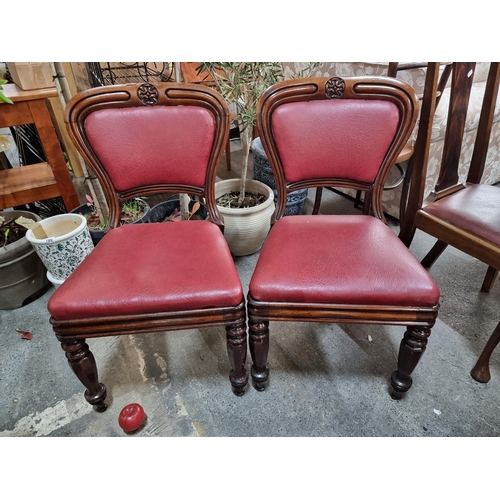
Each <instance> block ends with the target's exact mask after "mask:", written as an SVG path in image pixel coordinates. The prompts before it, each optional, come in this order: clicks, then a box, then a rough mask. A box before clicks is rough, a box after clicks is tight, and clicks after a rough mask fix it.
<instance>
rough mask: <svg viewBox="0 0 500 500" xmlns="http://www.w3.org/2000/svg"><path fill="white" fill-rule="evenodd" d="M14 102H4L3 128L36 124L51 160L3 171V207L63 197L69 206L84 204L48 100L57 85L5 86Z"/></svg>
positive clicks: (0, 182)
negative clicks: (35, 87)
mask: <svg viewBox="0 0 500 500" xmlns="http://www.w3.org/2000/svg"><path fill="white" fill-rule="evenodd" d="M4 94H5V95H6V96H7V97H9V98H10V99H12V101H13V102H14V104H4V103H0V128H3V127H12V126H16V125H24V124H26V123H33V124H34V125H35V127H36V129H37V132H38V135H39V137H40V141H41V143H42V147H43V151H44V153H45V158H46V159H47V162H44V163H37V164H35V165H25V166H21V167H16V168H11V169H7V170H0V209H4V208H9V207H14V206H18V205H24V204H25V203H32V202H34V201H39V200H44V199H47V198H55V197H57V196H61V197H62V199H63V201H64V205H65V206H66V209H67V210H68V212H69V211H71V210H72V209H73V208H76V207H77V206H78V205H80V202H79V199H78V196H77V194H76V191H75V187H74V185H73V181H72V179H71V175H70V173H69V171H68V167H67V166H66V161H65V159H64V155H63V152H62V149H61V145H60V143H59V139H58V137H57V134H56V131H55V129H54V125H53V123H52V120H51V117H50V113H49V110H48V108H47V102H46V99H48V98H50V97H57V90H56V89H55V88H46V89H36V90H26V91H24V90H21V89H20V88H19V87H17V86H16V85H15V84H13V83H11V84H7V85H4Z"/></svg>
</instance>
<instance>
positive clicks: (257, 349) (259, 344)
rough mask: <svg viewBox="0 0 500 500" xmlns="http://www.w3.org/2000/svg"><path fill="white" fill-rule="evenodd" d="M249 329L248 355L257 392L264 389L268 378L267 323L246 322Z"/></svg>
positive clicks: (250, 320)
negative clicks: (250, 357)
mask: <svg viewBox="0 0 500 500" xmlns="http://www.w3.org/2000/svg"><path fill="white" fill-rule="evenodd" d="M248 324H249V329H250V332H249V333H250V355H251V356H252V361H253V365H252V370H251V373H252V380H253V381H254V385H255V388H256V389H257V390H258V391H263V390H264V389H265V385H266V381H267V379H268V377H269V368H268V367H267V356H268V353H269V321H253V320H252V319H251V318H250V319H249V321H248Z"/></svg>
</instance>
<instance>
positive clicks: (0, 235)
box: [0, 216, 27, 248]
mask: <svg viewBox="0 0 500 500" xmlns="http://www.w3.org/2000/svg"><path fill="white" fill-rule="evenodd" d="M26 231H27V229H26V228H25V227H23V226H22V225H20V224H18V223H17V222H16V221H15V220H14V219H10V220H6V219H5V218H4V217H2V216H0V248H2V247H5V246H7V245H9V244H10V243H14V242H15V241H17V240H19V239H21V238H22V237H23V236H24V235H25V234H26Z"/></svg>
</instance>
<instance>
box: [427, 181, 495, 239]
mask: <svg viewBox="0 0 500 500" xmlns="http://www.w3.org/2000/svg"><path fill="white" fill-rule="evenodd" d="M423 211H424V212H427V213H428V214H430V215H434V216H436V217H439V218H440V219H443V220H445V221H447V222H450V223H451V224H453V225H455V226H457V227H459V228H462V229H464V230H465V231H468V232H469V233H472V234H475V235H476V236H479V237H480V238H483V239H485V240H486V241H490V242H492V243H495V244H496V245H500V188H498V187H496V186H489V185H486V184H474V185H471V186H468V187H466V188H465V189H462V190H461V191H458V192H456V193H454V194H452V195H449V196H446V197H445V198H442V199H441V200H438V201H435V202H434V203H431V204H430V205H428V206H426V207H425V208H423Z"/></svg>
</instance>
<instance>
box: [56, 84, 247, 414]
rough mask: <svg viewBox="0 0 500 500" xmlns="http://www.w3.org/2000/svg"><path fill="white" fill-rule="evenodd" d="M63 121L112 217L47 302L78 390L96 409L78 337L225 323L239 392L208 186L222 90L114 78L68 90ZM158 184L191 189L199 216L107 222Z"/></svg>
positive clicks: (240, 315) (241, 330) (236, 282)
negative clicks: (200, 205) (204, 215)
mask: <svg viewBox="0 0 500 500" xmlns="http://www.w3.org/2000/svg"><path fill="white" fill-rule="evenodd" d="M65 120H66V123H67V127H68V131H69V133H70V136H71V137H72V139H73V141H74V142H75V145H76V147H77V148H78V150H79V151H80V153H81V154H82V156H83V158H84V160H85V161H86V162H87V163H88V165H89V167H90V168H91V169H92V170H93V171H94V172H95V174H96V176H97V178H98V180H99V182H100V183H101V185H102V188H103V191H104V194H105V197H106V201H107V203H108V205H109V212H110V225H111V228H112V229H111V230H110V231H109V232H108V233H107V234H106V235H105V236H104V238H103V239H102V241H101V242H100V243H99V246H98V247H96V248H95V249H94V250H93V251H92V252H91V253H90V255H89V256H88V257H87V258H86V259H85V260H84V261H83V262H82V264H81V265H80V266H79V267H78V268H77V269H76V271H75V272H74V273H73V274H72V275H71V276H70V277H69V278H68V279H67V280H66V281H65V282H64V283H63V284H62V285H61V287H60V288H59V289H58V290H56V291H55V293H54V294H53V296H52V297H51V299H50V301H49V303H48V309H49V312H50V314H51V319H50V322H51V324H52V326H53V329H54V332H55V334H56V337H57V338H58V339H59V340H60V341H61V344H62V348H63V350H64V351H65V352H66V356H67V358H68V361H69V364H70V366H71V368H72V369H73V371H74V372H75V374H76V375H77V377H78V378H79V379H80V381H81V382H82V383H83V385H84V386H85V388H86V392H85V398H86V400H87V401H88V402H89V403H90V404H92V405H95V408H96V409H97V410H98V411H104V410H105V409H106V404H105V403H104V399H105V397H106V389H105V387H104V385H103V384H101V383H100V382H99V380H98V376H97V368H96V363H95V360H94V357H93V355H92V353H91V352H90V350H89V347H88V345H87V344H86V342H85V340H86V339H87V338H94V337H103V336H111V335H124V334H137V333H149V332H164V331H168V330H182V329H192V328H201V327H205V326H214V325H224V326H225V327H226V331H227V350H228V354H229V361H230V364H231V368H232V370H231V373H230V381H231V384H232V386H233V389H234V391H235V392H236V393H237V394H242V393H243V391H244V387H245V385H246V383H247V380H248V375H247V373H246V370H245V366H244V365H245V358H246V352H247V341H246V327H245V320H246V314H245V303H244V297H243V290H242V286H241V282H240V279H239V276H238V273H237V271H236V268H235V265H234V262H233V259H232V257H231V253H230V251H229V249H228V246H227V244H226V241H225V239H224V236H223V233H222V231H221V229H222V228H223V220H222V218H221V216H220V214H219V211H218V209H217V206H216V203H215V189H214V184H215V179H216V175H217V168H218V166H219V163H220V160H221V156H222V154H223V150H224V144H225V143H226V140H227V136H228V133H229V111H228V107H227V105H226V103H225V101H224V100H223V99H222V97H221V96H220V95H219V94H218V93H217V92H216V91H214V90H212V89H209V88H208V87H205V86H201V85H191V84H185V83H157V84H155V85H152V84H149V83H144V84H128V85H116V86H109V87H100V88H96V89H91V90H88V91H85V92H82V93H80V94H78V95H76V96H75V97H74V98H73V99H71V101H70V102H69V103H68V106H67V108H66V112H65ZM170 192H173V193H179V192H182V193H188V194H191V195H194V196H199V197H202V198H203V199H204V201H205V203H206V205H207V209H208V213H209V218H210V220H205V221H181V222H177V223H146V224H132V225H126V226H121V227H117V226H118V225H119V214H120V203H121V202H122V201H124V200H126V199H129V198H132V197H137V196H142V195H150V194H156V193H170Z"/></svg>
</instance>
